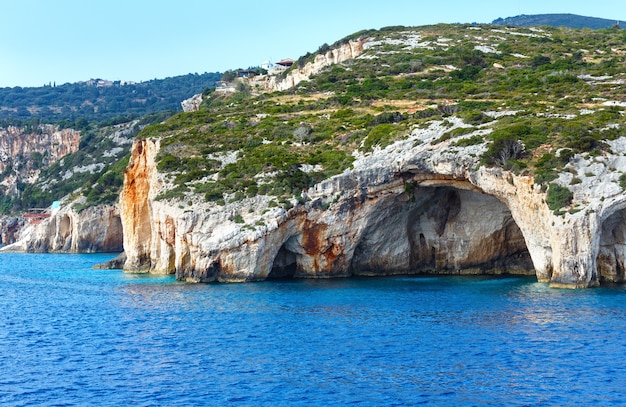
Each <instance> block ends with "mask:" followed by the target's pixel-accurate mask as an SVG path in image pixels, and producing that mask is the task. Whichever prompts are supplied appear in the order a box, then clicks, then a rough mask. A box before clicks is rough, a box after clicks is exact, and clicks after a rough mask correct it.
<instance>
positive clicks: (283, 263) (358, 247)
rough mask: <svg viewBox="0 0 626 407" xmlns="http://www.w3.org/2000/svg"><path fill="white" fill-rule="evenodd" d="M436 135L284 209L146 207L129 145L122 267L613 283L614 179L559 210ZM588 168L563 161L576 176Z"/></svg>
mask: <svg viewBox="0 0 626 407" xmlns="http://www.w3.org/2000/svg"><path fill="white" fill-rule="evenodd" d="M449 120H450V119H449ZM454 125H455V126H457V125H462V122H461V121H460V120H459V121H456V122H455V124H454ZM448 130H449V128H445V127H443V126H442V124H441V123H439V122H435V123H434V124H432V125H431V126H430V127H429V128H428V129H421V130H420V129H416V130H414V131H413V132H412V133H411V135H410V136H409V137H408V138H407V139H405V140H402V141H398V142H396V143H395V144H393V145H391V146H388V147H387V148H385V149H383V150H380V149H375V150H374V152H372V153H368V154H367V155H362V156H358V158H357V161H356V162H355V164H354V166H353V168H352V169H350V170H346V171H345V172H344V173H343V174H341V175H338V176H335V177H333V178H331V179H328V180H326V181H324V182H321V183H319V184H317V185H316V186H315V187H314V188H311V189H310V190H309V191H308V192H307V197H306V198H307V199H306V202H304V203H298V204H296V206H295V207H293V208H291V209H289V210H284V209H280V208H270V207H269V206H268V202H269V201H270V199H271V198H270V197H263V196H258V197H255V198H250V199H246V200H244V201H241V202H237V203H232V204H227V205H225V206H223V207H220V206H217V205H213V204H211V203H196V204H192V205H191V206H187V207H185V205H184V204H182V203H179V202H174V203H168V202H166V201H158V200H155V199H154V198H155V197H156V195H157V194H158V192H159V191H160V189H161V188H162V186H163V183H162V181H161V178H160V175H159V174H158V171H157V169H156V166H155V161H154V160H155V157H156V154H157V152H158V150H159V141H158V140H139V141H137V142H136V143H135V145H134V147H133V153H132V160H131V163H130V165H129V167H128V169H127V171H126V174H125V186H124V190H123V193H122V195H121V203H120V210H121V219H122V223H123V225H124V248H125V251H126V254H127V257H128V259H127V261H126V264H125V270H126V271H129V272H137V271H142V272H154V273H175V274H176V276H177V278H178V279H181V280H187V281H253V280H263V279H267V278H274V277H286V276H297V277H312V278H319V277H337V276H350V275H387V274H396V273H419V272H430V273H449V274H458V273H474V274H475V273H502V272H507V273H516V274H534V275H536V276H537V278H538V280H539V281H542V282H549V283H551V285H552V286H555V287H590V286H594V285H597V284H599V283H600V282H601V281H624V280H625V276H624V271H623V270H624V259H625V258H626V252H625V250H626V232H625V231H624V227H623V219H624V217H625V216H626V215H625V213H626V197H624V195H623V194H622V192H621V189H620V188H619V187H618V188H614V187H613V186H614V184H615V183H614V182H613V181H614V180H612V179H611V177H612V176H611V177H607V175H606V174H605V173H601V172H598V176H593V177H592V176H591V175H590V176H589V178H588V179H587V178H586V179H585V181H584V182H583V183H582V184H580V185H579V186H577V187H575V188H574V199H575V201H576V202H577V205H578V207H577V209H578V210H577V211H571V212H572V213H567V214H564V215H558V214H555V213H553V211H551V210H550V209H549V208H548V207H547V205H546V203H545V198H546V194H545V192H543V191H542V190H541V188H540V187H539V186H537V185H535V184H534V182H533V179H532V177H528V176H516V175H514V174H512V173H509V172H506V171H503V170H501V169H494V168H485V167H481V166H480V165H479V162H478V158H477V157H479V156H480V155H481V154H482V152H483V151H484V149H485V146H484V145H474V146H469V147H455V148H451V143H452V142H453V140H447V141H444V142H438V141H436V140H438V139H439V137H440V136H441V134H443V133H444V132H445V131H448ZM471 136H472V134H469V135H466V136H463V137H471ZM611 147H612V151H613V153H612V154H613V155H610V156H608V157H606V158H605V159H604V160H605V162H604V164H603V165H605V166H606V168H617V169H619V168H622V167H623V165H622V164H624V163H621V161H622V160H623V157H622V156H621V154H622V153H623V152H626V140H624V139H620V140H618V141H616V142H614V143H613V145H612V146H611ZM596 164H597V162H594V163H593V164H591V163H590V162H587V161H586V160H585V159H583V158H580V157H576V158H575V160H574V165H578V166H579V169H580V170H583V169H584V168H586V167H585V166H588V165H596ZM617 173H619V171H617V172H616V174H617ZM570 176H571V174H570ZM562 177H563V176H562ZM565 177H566V176H565ZM561 181H562V182H564V183H566V182H567V179H563V180H561ZM599 191H601V192H599ZM598 194H601V195H598ZM600 196H602V197H603V198H602V199H600V198H599V197H600ZM294 203H296V201H294ZM235 214H241V216H242V219H243V221H244V223H241V221H240V223H237V221H236V219H235V216H234V215H235Z"/></svg>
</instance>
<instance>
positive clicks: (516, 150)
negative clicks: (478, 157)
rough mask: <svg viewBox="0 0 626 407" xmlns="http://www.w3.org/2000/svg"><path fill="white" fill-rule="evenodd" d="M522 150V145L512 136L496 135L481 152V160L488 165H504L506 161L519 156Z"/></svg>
mask: <svg viewBox="0 0 626 407" xmlns="http://www.w3.org/2000/svg"><path fill="white" fill-rule="evenodd" d="M523 152H524V145H523V144H522V143H520V142H519V141H518V140H517V139H516V138H514V137H513V136H509V135H504V136H498V137H496V138H495V139H494V140H493V143H491V144H490V145H489V148H488V149H487V151H486V152H485V153H484V154H483V161H484V162H485V163H486V164H489V165H498V166H500V167H504V166H505V165H506V163H507V161H509V160H515V159H518V158H520V157H521V156H522V154H523Z"/></svg>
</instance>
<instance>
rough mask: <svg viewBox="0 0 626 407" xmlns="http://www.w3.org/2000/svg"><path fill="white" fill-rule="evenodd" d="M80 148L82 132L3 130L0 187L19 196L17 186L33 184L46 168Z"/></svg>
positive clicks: (0, 132)
mask: <svg viewBox="0 0 626 407" xmlns="http://www.w3.org/2000/svg"><path fill="white" fill-rule="evenodd" d="M79 144H80V132H78V131H76V130H72V129H59V127H58V126H55V125H49V124H43V125H39V126H37V127H36V128H32V129H26V128H23V127H14V126H9V127H7V128H0V173H3V174H4V177H3V179H2V180H1V181H0V185H3V186H4V187H5V190H6V193H8V194H14V193H16V187H17V182H26V183H32V182H34V180H36V179H37V177H38V176H39V173H40V172H41V170H42V169H43V168H46V167H47V166H49V165H50V164H52V163H54V162H56V161H58V160H59V159H61V158H62V157H64V156H66V155H67V154H70V153H73V152H76V151H77V150H78V147H79Z"/></svg>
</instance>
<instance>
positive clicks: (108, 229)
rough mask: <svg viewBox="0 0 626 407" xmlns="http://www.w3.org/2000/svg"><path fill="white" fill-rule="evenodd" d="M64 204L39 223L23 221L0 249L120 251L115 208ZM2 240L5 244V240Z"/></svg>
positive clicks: (73, 251)
mask: <svg viewBox="0 0 626 407" xmlns="http://www.w3.org/2000/svg"><path fill="white" fill-rule="evenodd" d="M81 201H84V198H80V199H79V201H77V202H72V203H68V204H67V205H65V203H64V205H63V206H62V207H61V209H59V210H57V211H54V212H53V213H52V216H51V217H50V218H48V219H45V220H43V221H42V222H41V223H37V224H28V223H27V222H26V223H25V224H24V225H23V226H22V227H21V228H19V229H17V232H16V233H15V235H14V236H11V237H12V239H13V243H11V244H9V245H7V246H4V247H3V248H2V249H1V250H2V251H23V252H34V253H48V252H63V253H97V252H119V251H121V250H122V246H123V244H122V223H121V220H120V214H119V210H118V209H117V208H116V207H115V206H111V205H98V206H92V207H88V208H85V209H83V210H81V211H77V210H76V209H75V207H74V206H73V205H72V204H77V205H78V204H81ZM5 243H8V242H7V241H5Z"/></svg>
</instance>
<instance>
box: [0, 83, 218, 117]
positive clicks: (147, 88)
mask: <svg viewBox="0 0 626 407" xmlns="http://www.w3.org/2000/svg"><path fill="white" fill-rule="evenodd" d="M219 80H220V74H219V73H204V74H201V75H198V74H188V75H181V76H175V77H171V78H166V79H154V80H151V81H146V82H141V83H133V84H122V83H121V82H120V81H115V82H108V81H101V80H99V79H96V80H92V82H79V83H66V84H63V85H58V86H57V85H56V84H48V85H46V86H42V87H38V88H21V87H14V88H0V120H3V119H4V120H9V121H12V122H13V123H18V124H25V123H27V122H28V121H29V120H31V119H35V120H43V121H45V122H58V121H62V120H67V121H70V122H73V121H76V120H83V121H96V122H104V121H106V120H111V119H114V118H119V117H123V118H124V121H128V120H129V119H132V118H137V117H141V116H144V115H146V114H150V113H157V112H161V111H167V110H172V111H180V110H181V106H180V102H181V101H183V100H185V99H188V98H190V97H191V96H193V95H195V94H198V93H202V92H203V90H205V89H209V88H212V87H214V86H215V83H216V82H217V81H219ZM110 124H114V123H110ZM74 128H77V127H74ZM77 129H78V128H77Z"/></svg>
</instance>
